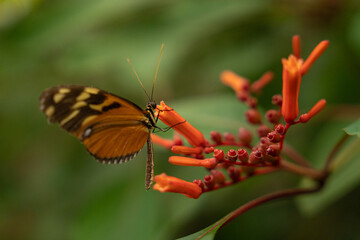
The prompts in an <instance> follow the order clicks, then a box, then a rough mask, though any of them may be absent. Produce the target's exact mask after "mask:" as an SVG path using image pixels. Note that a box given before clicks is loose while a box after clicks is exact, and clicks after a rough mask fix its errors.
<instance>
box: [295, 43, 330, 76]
mask: <svg viewBox="0 0 360 240" xmlns="http://www.w3.org/2000/svg"><path fill="white" fill-rule="evenodd" d="M329 44H330V42H329V41H327V40H324V41H321V42H320V43H319V44H318V45H317V46H316V47H315V48H314V50H313V51H312V52H311V53H310V55H309V57H308V58H307V59H306V61H305V62H304V64H303V66H302V67H301V75H304V74H306V73H307V72H308V71H309V69H310V67H311V65H312V64H313V63H314V62H315V61H316V59H318V57H320V56H321V54H322V53H323V52H324V51H325V50H326V49H327V48H328V46H329Z"/></svg>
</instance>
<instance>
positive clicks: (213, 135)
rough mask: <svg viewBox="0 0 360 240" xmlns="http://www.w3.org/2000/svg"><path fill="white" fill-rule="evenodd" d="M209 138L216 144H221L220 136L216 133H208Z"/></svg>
mask: <svg viewBox="0 0 360 240" xmlns="http://www.w3.org/2000/svg"><path fill="white" fill-rule="evenodd" d="M210 138H211V140H213V141H214V142H215V143H216V144H221V143H222V138H221V134H220V133H219V132H217V131H211V132H210Z"/></svg>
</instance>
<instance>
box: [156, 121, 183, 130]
mask: <svg viewBox="0 0 360 240" xmlns="http://www.w3.org/2000/svg"><path fill="white" fill-rule="evenodd" d="M183 123H186V120H185V121H182V122H179V123H176V124H174V125H172V126H171V127H166V128H161V127H158V126H155V128H154V129H153V133H156V132H160V131H161V132H167V131H169V130H170V129H171V128H173V127H175V126H177V125H180V124H183ZM156 129H157V130H159V131H155V130H156Z"/></svg>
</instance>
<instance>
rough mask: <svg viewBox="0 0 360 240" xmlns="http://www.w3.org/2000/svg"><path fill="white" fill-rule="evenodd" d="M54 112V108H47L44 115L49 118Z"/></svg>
mask: <svg viewBox="0 0 360 240" xmlns="http://www.w3.org/2000/svg"><path fill="white" fill-rule="evenodd" d="M54 112H55V107H54V106H49V107H48V108H47V109H46V110H45V115H46V116H48V117H50V116H51V115H53V114H54Z"/></svg>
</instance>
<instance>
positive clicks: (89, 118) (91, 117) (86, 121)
mask: <svg viewBox="0 0 360 240" xmlns="http://www.w3.org/2000/svg"><path fill="white" fill-rule="evenodd" d="M96 117H97V116H96V115H93V116H89V117H87V118H85V119H84V120H83V122H82V124H81V125H83V126H84V125H86V124H87V123H89V122H90V121H91V120H93V119H94V118H96Z"/></svg>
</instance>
